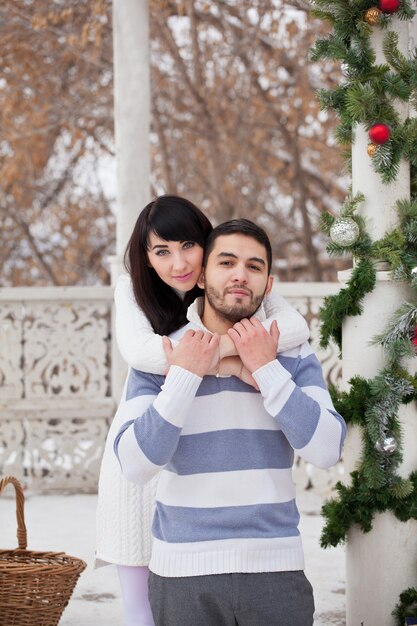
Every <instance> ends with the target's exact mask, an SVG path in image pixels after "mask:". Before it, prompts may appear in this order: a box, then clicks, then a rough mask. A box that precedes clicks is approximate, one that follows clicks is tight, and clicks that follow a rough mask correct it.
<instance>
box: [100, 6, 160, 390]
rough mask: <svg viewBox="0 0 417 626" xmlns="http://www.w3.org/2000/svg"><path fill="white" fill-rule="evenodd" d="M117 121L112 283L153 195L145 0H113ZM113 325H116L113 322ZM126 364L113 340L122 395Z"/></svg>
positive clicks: (114, 365)
mask: <svg viewBox="0 0 417 626" xmlns="http://www.w3.org/2000/svg"><path fill="white" fill-rule="evenodd" d="M113 48H114V50H113V58H114V61H113V63H114V125H115V145H116V166H117V192H116V254H115V256H113V257H110V259H109V261H110V265H111V283H112V285H115V283H116V280H117V278H118V276H119V275H120V274H121V273H122V272H123V271H124V269H123V254H124V251H125V248H126V245H127V242H128V241H129V237H130V235H131V232H132V230H133V226H134V224H135V222H136V219H137V217H138V215H139V212H140V211H141V209H142V208H143V207H144V206H145V205H146V204H147V203H148V202H149V200H150V139H149V135H150V116H151V113H150V61H149V6H148V1H147V0H113ZM113 326H114V325H113ZM125 375H126V365H125V363H124V362H123V360H122V358H121V356H120V354H119V351H118V349H117V345H116V339H115V333H114V332H113V340H112V396H113V398H114V399H115V401H116V402H118V401H119V399H120V395H121V392H122V386H123V381H124V378H125Z"/></svg>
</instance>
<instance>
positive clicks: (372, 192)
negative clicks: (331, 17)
mask: <svg viewBox="0 0 417 626" xmlns="http://www.w3.org/2000/svg"><path fill="white" fill-rule="evenodd" d="M391 28H392V27H391V26H390V29H391ZM393 28H395V29H396V30H397V32H398V33H399V38H400V42H399V46H400V49H401V50H402V51H403V52H404V53H405V54H408V42H409V30H408V29H409V25H408V23H407V22H401V21H399V20H396V19H393ZM384 32H385V31H382V30H380V29H378V28H376V29H375V31H374V34H373V44H374V46H375V51H376V53H377V62H383V61H384V58H383V56H382V52H381V44H382V39H383V35H384ZM397 104H398V103H397ZM397 104H396V106H397ZM398 109H400V110H401V114H402V115H403V116H406V115H408V108H407V107H406V106H404V105H402V104H401V108H400V104H398ZM367 144H368V137H367V133H366V132H365V130H364V128H361V127H359V128H357V130H356V133H355V143H354V146H353V150H352V157H353V168H352V178H353V180H352V186H353V193H356V192H358V191H361V192H362V193H363V194H364V195H365V198H366V201H365V203H364V206H363V215H364V216H365V217H366V219H367V224H368V229H369V230H368V232H369V233H370V234H371V236H372V238H373V239H374V240H376V239H379V238H381V237H382V236H383V235H384V234H385V232H386V231H387V230H389V229H391V228H392V227H393V226H395V224H396V221H397V214H396V209H395V203H396V200H398V199H407V198H409V197H410V173H409V164H408V162H402V163H401V167H400V174H399V176H398V178H397V180H396V181H395V182H393V183H392V184H390V185H384V184H383V183H382V182H381V180H380V177H379V175H378V174H376V173H375V172H374V171H373V169H372V166H371V159H370V158H369V157H368V155H367V151H366V148H367ZM382 270H383V268H380V271H378V272H377V284H376V288H375V290H374V291H373V292H372V293H371V294H368V295H367V296H366V297H365V299H364V308H363V314H362V315H360V316H357V317H351V318H348V319H346V321H345V323H344V326H343V380H344V384H345V387H347V385H346V383H347V381H348V380H349V379H350V378H351V377H353V376H354V375H360V376H362V377H364V378H367V379H369V378H373V377H374V376H375V375H376V374H377V373H378V371H379V370H380V369H381V368H382V367H383V366H384V357H383V353H382V348H381V347H379V346H369V345H368V342H369V340H370V339H371V338H372V337H373V336H374V335H376V334H378V333H381V332H382V331H383V330H384V329H385V327H386V325H387V322H388V320H389V318H390V315H391V314H392V313H394V311H395V310H396V309H397V308H398V306H399V304H400V303H401V302H402V301H403V300H404V299H407V298H408V297H409V291H408V288H407V286H406V285H404V284H398V283H396V282H393V281H392V280H391V278H390V275H389V272H388V271H382ZM348 276H349V272H341V273H340V275H339V278H340V279H341V280H342V281H343V280H347V278H348ZM416 417H417V416H416V410H415V406H412V405H407V406H404V407H402V408H401V410H400V420H401V424H402V428H403V434H404V437H403V451H404V462H403V464H402V466H401V468H400V470H399V474H400V475H402V476H408V475H409V473H410V472H411V471H412V470H414V469H416V467H417V446H416V445H415V435H414V434H413V433H414V430H413V429H415V424H416ZM361 447H362V446H361V438H360V431H359V428H356V427H355V428H350V429H349V434H348V437H347V441H346V445H345V452H344V458H345V471H346V476H347V477H348V476H349V474H350V472H351V471H352V470H353V469H355V467H356V465H357V462H358V460H359V457H360V452H361ZM416 562H417V523H416V522H414V521H410V522H406V523H403V522H399V521H398V520H397V519H396V518H395V516H394V515H393V514H391V513H384V514H377V515H376V516H375V518H374V523H373V530H372V531H371V532H370V533H366V534H364V533H362V531H360V530H359V529H358V528H357V527H353V528H351V530H350V531H349V533H348V538H347V544H346V624H347V626H377V625H379V624H381V625H382V624H383V625H384V626H391V625H393V624H394V618H393V617H392V615H391V612H392V610H393V609H394V607H395V605H396V604H397V602H398V600H399V594H400V593H401V592H402V591H404V590H405V589H406V588H408V587H413V586H417V567H416Z"/></svg>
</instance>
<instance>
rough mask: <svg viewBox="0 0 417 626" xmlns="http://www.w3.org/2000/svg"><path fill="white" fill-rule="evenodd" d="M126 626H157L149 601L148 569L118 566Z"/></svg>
mask: <svg viewBox="0 0 417 626" xmlns="http://www.w3.org/2000/svg"><path fill="white" fill-rule="evenodd" d="M117 571H118V573H119V580H120V587H121V589H122V598H123V607H124V613H125V626H155V624H154V621H153V617H152V612H151V607H150V605H149V600H148V577H149V570H148V568H147V567H139V566H137V567H130V566H127V565H118V566H117Z"/></svg>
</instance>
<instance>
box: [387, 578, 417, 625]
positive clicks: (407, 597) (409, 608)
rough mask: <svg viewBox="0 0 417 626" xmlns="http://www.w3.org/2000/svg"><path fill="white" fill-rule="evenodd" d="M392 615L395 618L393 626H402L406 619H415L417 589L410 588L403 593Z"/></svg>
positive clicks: (416, 613)
mask: <svg viewBox="0 0 417 626" xmlns="http://www.w3.org/2000/svg"><path fill="white" fill-rule="evenodd" d="M392 614H393V616H394V617H395V626H404V624H406V619H407V617H417V589H415V588H414V587H410V588H409V589H406V590H405V591H403V592H402V593H401V594H400V601H399V603H398V604H397V606H396V607H395V609H394V611H393V612H392Z"/></svg>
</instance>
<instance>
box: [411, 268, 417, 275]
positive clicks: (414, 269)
mask: <svg viewBox="0 0 417 626" xmlns="http://www.w3.org/2000/svg"><path fill="white" fill-rule="evenodd" d="M411 274H412V275H413V276H415V277H417V267H413V269H412V270H411Z"/></svg>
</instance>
